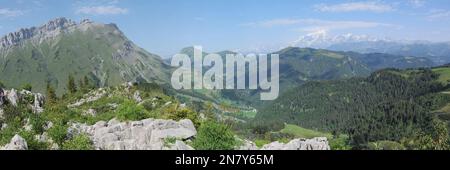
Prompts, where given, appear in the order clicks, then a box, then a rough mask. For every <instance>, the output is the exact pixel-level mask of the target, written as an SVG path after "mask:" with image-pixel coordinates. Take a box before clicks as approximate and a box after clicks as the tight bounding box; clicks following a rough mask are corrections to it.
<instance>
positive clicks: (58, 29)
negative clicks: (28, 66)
mask: <svg viewBox="0 0 450 170" xmlns="http://www.w3.org/2000/svg"><path fill="white" fill-rule="evenodd" d="M92 25H95V23H94V22H93V21H91V20H89V19H83V20H82V21H80V23H79V24H78V23H76V22H75V21H72V20H70V19H67V18H64V17H61V18H55V19H53V20H50V21H48V22H47V23H45V24H43V25H41V26H39V27H30V28H21V29H19V30H18V31H16V32H11V33H8V34H6V35H5V36H3V37H1V38H0V50H2V49H8V48H9V47H11V46H16V45H20V44H21V43H22V42H23V41H24V40H28V39H33V38H36V40H37V42H41V41H42V40H45V39H48V38H52V37H55V36H57V35H59V34H60V33H62V32H68V31H71V30H76V29H77V28H78V27H81V28H82V29H81V30H86V28H88V27H89V26H92ZM97 25H98V24H97ZM101 25H103V24H101ZM116 28H117V27H116Z"/></svg>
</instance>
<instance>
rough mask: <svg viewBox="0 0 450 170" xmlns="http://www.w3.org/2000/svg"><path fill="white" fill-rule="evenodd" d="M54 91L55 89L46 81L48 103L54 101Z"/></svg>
mask: <svg viewBox="0 0 450 170" xmlns="http://www.w3.org/2000/svg"><path fill="white" fill-rule="evenodd" d="M56 99H57V97H56V93H55V89H53V87H52V86H51V85H50V83H47V101H48V102H49V103H54V102H55V101H56Z"/></svg>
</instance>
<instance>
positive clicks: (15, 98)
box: [5, 89, 19, 106]
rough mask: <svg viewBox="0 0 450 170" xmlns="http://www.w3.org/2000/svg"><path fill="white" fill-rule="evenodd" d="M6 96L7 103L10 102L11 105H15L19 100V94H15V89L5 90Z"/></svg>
mask: <svg viewBox="0 0 450 170" xmlns="http://www.w3.org/2000/svg"><path fill="white" fill-rule="evenodd" d="M5 95H6V98H7V99H8V101H9V103H11V104H12V105H13V106H17V102H18V100H19V96H18V95H17V90H15V89H11V90H9V91H8V90H6V93H5Z"/></svg>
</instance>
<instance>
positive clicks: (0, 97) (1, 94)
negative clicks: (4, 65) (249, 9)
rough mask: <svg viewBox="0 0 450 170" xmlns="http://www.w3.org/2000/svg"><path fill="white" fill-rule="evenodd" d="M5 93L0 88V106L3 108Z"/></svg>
mask: <svg viewBox="0 0 450 170" xmlns="http://www.w3.org/2000/svg"><path fill="white" fill-rule="evenodd" d="M5 100H6V99H5V91H3V89H2V88H0V106H3V104H4V103H5Z"/></svg>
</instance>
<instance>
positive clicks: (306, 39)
mask: <svg viewBox="0 0 450 170" xmlns="http://www.w3.org/2000/svg"><path fill="white" fill-rule="evenodd" d="M290 46H293V47H310V48H320V49H328V50H334V51H354V52H359V53H387V54H395V55H404V56H416V57H427V58H430V59H431V60H433V61H434V62H435V63H437V64H447V63H449V62H450V42H441V43H436V42H429V41H420V40H415V41H411V40H393V39H390V38H378V37H373V36H369V35H355V34H350V33H349V34H343V35H333V36H332V35H329V34H328V32H326V31H317V32H313V33H309V34H306V35H303V36H300V37H299V38H298V39H297V40H295V41H294V42H292V43H291V44H290Z"/></svg>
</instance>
